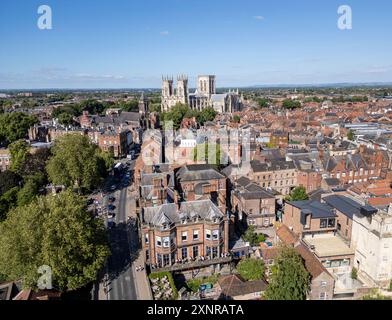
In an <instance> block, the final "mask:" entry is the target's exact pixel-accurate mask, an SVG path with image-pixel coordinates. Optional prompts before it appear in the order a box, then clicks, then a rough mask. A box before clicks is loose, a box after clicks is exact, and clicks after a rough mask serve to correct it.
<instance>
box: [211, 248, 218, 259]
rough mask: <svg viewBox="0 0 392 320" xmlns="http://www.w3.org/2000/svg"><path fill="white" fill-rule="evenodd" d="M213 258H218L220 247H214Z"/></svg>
mask: <svg viewBox="0 0 392 320" xmlns="http://www.w3.org/2000/svg"><path fill="white" fill-rule="evenodd" d="M212 257H213V258H217V257H218V247H212Z"/></svg>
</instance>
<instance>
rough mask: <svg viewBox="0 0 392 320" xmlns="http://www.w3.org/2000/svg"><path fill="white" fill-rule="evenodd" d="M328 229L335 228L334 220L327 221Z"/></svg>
mask: <svg viewBox="0 0 392 320" xmlns="http://www.w3.org/2000/svg"><path fill="white" fill-rule="evenodd" d="M328 228H335V219H328Z"/></svg>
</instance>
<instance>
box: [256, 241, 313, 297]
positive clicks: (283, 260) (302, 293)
mask: <svg viewBox="0 0 392 320" xmlns="http://www.w3.org/2000/svg"><path fill="white" fill-rule="evenodd" d="M309 285H310V275H309V273H308V272H307V271H306V269H305V266H304V263H303V259H302V257H301V256H300V255H299V254H298V253H297V252H296V251H295V249H294V248H289V247H285V248H282V249H281V252H280V253H279V255H278V257H277V259H276V261H275V268H274V271H273V273H272V275H271V278H270V282H269V286H268V287H267V289H266V291H265V295H264V297H265V299H266V300H305V299H306V297H307V294H308V292H309Z"/></svg>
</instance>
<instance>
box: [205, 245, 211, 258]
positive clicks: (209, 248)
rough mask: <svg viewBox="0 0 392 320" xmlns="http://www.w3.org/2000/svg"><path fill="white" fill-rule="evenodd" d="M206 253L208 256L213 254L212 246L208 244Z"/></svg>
mask: <svg viewBox="0 0 392 320" xmlns="http://www.w3.org/2000/svg"><path fill="white" fill-rule="evenodd" d="M206 255H207V257H209V256H211V247H208V246H207V248H206Z"/></svg>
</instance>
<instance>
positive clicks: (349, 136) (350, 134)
mask: <svg viewBox="0 0 392 320" xmlns="http://www.w3.org/2000/svg"><path fill="white" fill-rule="evenodd" d="M347 139H348V140H350V141H354V140H355V135H354V131H352V130H349V131H348V133H347Z"/></svg>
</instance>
